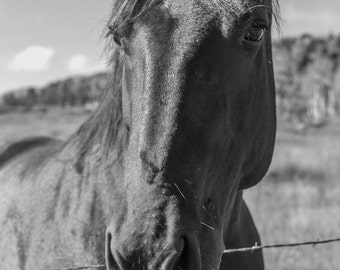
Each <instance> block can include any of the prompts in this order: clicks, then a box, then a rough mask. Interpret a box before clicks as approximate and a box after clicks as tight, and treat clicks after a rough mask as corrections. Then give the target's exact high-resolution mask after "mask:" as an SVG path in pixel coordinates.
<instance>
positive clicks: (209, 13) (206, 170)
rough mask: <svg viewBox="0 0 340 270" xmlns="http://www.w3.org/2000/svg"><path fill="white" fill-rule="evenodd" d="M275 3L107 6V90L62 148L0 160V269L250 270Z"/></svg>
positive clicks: (267, 121)
mask: <svg viewBox="0 0 340 270" xmlns="http://www.w3.org/2000/svg"><path fill="white" fill-rule="evenodd" d="M277 10H278V3H277V2H276V1H274V0H222V1H217V0H216V1H214V0H186V1H183V0H115V1H114V3H113V12H112V16H111V17H110V19H109V22H108V29H109V30H108V38H109V39H110V40H112V46H111V47H110V50H111V53H112V55H111V58H112V70H111V74H112V84H111V86H110V87H109V89H107V91H106V93H105V94H104V97H103V99H102V102H101V104H100V106H99V108H98V109H97V111H95V112H94V113H93V115H92V116H90V118H89V119H88V120H87V121H86V122H85V123H84V124H83V125H82V126H81V127H80V128H79V129H78V131H76V132H75V133H74V134H73V135H72V136H71V137H70V138H69V139H68V140H67V141H59V140H55V139H52V138H39V137H38V138H28V139H26V140H23V141H20V142H15V143H13V144H11V145H8V146H4V147H3V148H2V151H1V154H0V193H1V195H0V200H1V204H0V239H1V240H0V250H1V252H0V269H2V270H9V269H10V270H33V269H34V270H36V269H39V270H40V269H41V270H52V269H61V268H72V267H84V266H86V265H93V264H104V263H105V266H106V269H108V270H129V269H140V270H147V269H149V270H151V269H160V270H181V269H182V270H184V269H185V270H210V269H216V270H217V269H220V270H227V269H233V270H236V269H237V270H250V269H252V270H254V269H255V270H261V269H264V260H263V255H262V252H261V251H255V252H253V253H242V254H223V251H224V249H225V248H239V247H244V246H249V245H254V244H255V243H257V244H260V237H259V234H258V232H257V230H256V227H255V224H254V222H253V219H252V217H251V215H250V212H249V210H248V208H247V206H246V204H245V202H244V200H243V197H242V192H243V190H244V189H247V188H250V187H252V186H254V185H256V184H257V183H259V182H260V181H261V179H262V178H263V177H264V175H265V173H266V171H267V169H268V167H269V165H270V163H271V159H272V154H273V148H274V141H275V134H276V116H275V85H274V75H273V65H272V47H271V28H272V25H273V24H274V21H275V17H276V16H275V15H276V14H277V12H276V11H277Z"/></svg>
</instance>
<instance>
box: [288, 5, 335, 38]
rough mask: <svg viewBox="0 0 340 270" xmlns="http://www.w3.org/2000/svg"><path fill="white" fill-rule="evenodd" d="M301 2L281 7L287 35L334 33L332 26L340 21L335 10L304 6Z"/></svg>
mask: <svg viewBox="0 0 340 270" xmlns="http://www.w3.org/2000/svg"><path fill="white" fill-rule="evenodd" d="M299 4H302V3H301V2H291V3H287V2H286V3H285V4H284V5H282V17H283V19H284V32H286V33H287V34H288V35H297V34H299V33H312V34H317V35H318V34H321V35H322V34H328V33H330V32H334V29H335V28H334V26H335V25H339V23H340V19H339V16H338V14H337V12H336V11H337V9H336V8H334V9H333V8H332V7H328V6H327V5H324V4H323V5H324V7H321V6H320V5H312V4H310V5H308V4H306V5H305V8H302V7H301V6H300V5H299Z"/></svg>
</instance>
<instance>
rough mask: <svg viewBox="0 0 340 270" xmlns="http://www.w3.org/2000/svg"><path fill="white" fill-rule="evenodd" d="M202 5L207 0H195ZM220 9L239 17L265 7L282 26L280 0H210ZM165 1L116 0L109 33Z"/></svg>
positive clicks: (278, 26)
mask: <svg viewBox="0 0 340 270" xmlns="http://www.w3.org/2000/svg"><path fill="white" fill-rule="evenodd" d="M194 1H195V2H197V3H198V4H200V5H204V1H205V0H194ZM209 1H210V3H211V4H214V5H215V6H216V7H217V8H218V9H222V10H225V11H227V12H228V13H229V14H230V15H232V16H235V17H239V16H240V15H242V14H245V13H248V12H251V11H252V10H254V9H256V8H259V7H262V8H263V7H264V8H267V9H268V12H269V13H271V15H272V16H273V18H274V21H275V23H276V26H277V28H278V29H279V28H280V18H281V15H280V4H279V0H261V1H260V2H261V3H260V4H255V5H249V4H245V3H246V2H248V1H243V0H209ZM162 2H163V3H165V2H167V1H166V0H134V1H132V0H116V1H114V4H113V8H112V15H111V17H110V19H109V21H108V28H109V33H108V35H109V34H110V33H113V32H115V31H118V30H119V29H121V28H124V27H125V26H126V25H128V24H130V23H132V22H133V21H134V20H135V19H136V18H138V17H141V16H143V15H145V14H147V13H148V11H149V10H150V9H151V8H152V7H153V6H155V5H156V4H159V3H162Z"/></svg>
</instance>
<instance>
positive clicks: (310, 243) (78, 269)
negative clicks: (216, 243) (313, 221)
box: [53, 238, 340, 270]
mask: <svg viewBox="0 0 340 270" xmlns="http://www.w3.org/2000/svg"><path fill="white" fill-rule="evenodd" d="M335 242H340V238H333V239H327V240H316V241H308V242H301V243H291V244H277V245H263V246H258V245H257V244H256V243H255V246H252V247H246V248H237V249H226V250H224V252H223V254H233V253H243V252H254V251H256V250H260V249H261V250H263V249H274V248H287V247H299V246H313V247H314V246H317V245H324V244H330V243H335ZM103 268H105V265H104V264H99V265H88V266H80V267H71V268H55V269H53V270H86V269H103Z"/></svg>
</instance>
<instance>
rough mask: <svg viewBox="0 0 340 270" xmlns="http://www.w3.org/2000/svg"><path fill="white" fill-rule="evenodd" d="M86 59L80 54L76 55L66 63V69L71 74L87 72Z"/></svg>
mask: <svg viewBox="0 0 340 270" xmlns="http://www.w3.org/2000/svg"><path fill="white" fill-rule="evenodd" d="M88 62H89V60H88V58H87V57H86V56H85V55H82V54H76V55H74V56H72V57H71V59H70V61H69V62H68V68H69V70H70V71H72V72H76V73H78V72H85V71H87V70H88Z"/></svg>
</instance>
